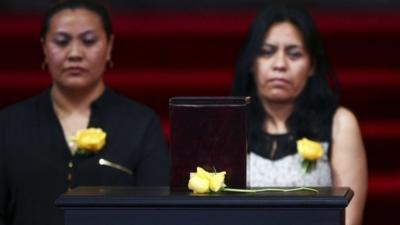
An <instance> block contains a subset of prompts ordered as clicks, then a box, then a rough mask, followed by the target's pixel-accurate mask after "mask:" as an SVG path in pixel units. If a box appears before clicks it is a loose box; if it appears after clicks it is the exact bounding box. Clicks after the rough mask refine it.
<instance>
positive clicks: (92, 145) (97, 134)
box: [72, 128, 107, 153]
mask: <svg viewBox="0 0 400 225" xmlns="http://www.w3.org/2000/svg"><path fill="white" fill-rule="evenodd" d="M106 136H107V135H106V133H105V132H104V131H103V130H102V129H101V128H88V129H85V130H79V131H77V132H76V135H75V136H74V137H73V138H72V140H73V142H74V143H75V145H76V147H77V148H78V151H81V152H83V153H96V152H98V151H100V150H101V149H102V148H103V146H104V145H105V144H106Z"/></svg>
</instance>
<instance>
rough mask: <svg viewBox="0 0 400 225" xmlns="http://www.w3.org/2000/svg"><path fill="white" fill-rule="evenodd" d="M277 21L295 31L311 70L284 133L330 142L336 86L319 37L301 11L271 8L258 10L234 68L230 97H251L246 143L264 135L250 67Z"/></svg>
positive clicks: (312, 24)
mask: <svg viewBox="0 0 400 225" xmlns="http://www.w3.org/2000/svg"><path fill="white" fill-rule="evenodd" d="M280 22H289V23H291V24H293V25H294V26H295V27H297V28H298V29H299V31H300V32H301V35H302V37H303V40H304V45H305V48H306V49H307V51H308V53H309V55H310V58H311V63H312V65H313V68H314V69H313V74H312V76H310V77H309V78H308V80H307V83H306V85H305V87H304V89H303V90H302V92H301V93H300V95H299V96H298V97H297V99H296V102H295V106H294V110H293V112H292V114H291V115H290V117H289V118H288V120H287V121H286V126H287V128H288V131H289V132H290V133H291V134H292V135H294V137H295V138H301V137H308V138H312V139H315V140H327V139H328V140H327V141H330V133H331V125H332V117H333V114H334V113H335V111H336V109H337V107H338V84H337V80H336V77H335V76H334V73H333V72H332V71H331V68H330V67H329V65H328V63H327V61H326V58H325V54H324V51H323V47H322V42H321V39H320V37H319V34H318V32H317V30H316V28H315V25H314V23H313V20H312V18H311V16H310V15H309V14H308V13H307V12H306V11H305V10H304V9H302V8H299V7H290V6H274V7H270V8H267V9H265V10H264V11H262V13H261V14H260V15H259V16H257V17H256V18H255V20H254V21H253V23H252V25H251V27H250V30H249V32H248V36H247V39H246V42H245V45H244V47H243V49H242V52H241V54H240V55H239V58H238V61H237V64H236V68H235V74H234V76H235V77H234V82H233V88H232V94H233V95H235V96H251V99H252V102H251V104H250V116H249V118H250V120H249V123H250V143H251V142H252V141H254V139H257V137H259V135H261V134H262V133H264V131H263V124H264V121H265V120H266V119H268V115H267V114H266V112H265V110H264V108H263V107H262V104H261V101H260V99H259V97H258V95H257V91H256V83H255V80H254V74H253V72H252V69H251V68H252V67H253V64H254V61H255V59H256V58H257V56H258V54H259V53H260V51H261V47H262V43H263V41H264V39H265V36H266V33H267V31H268V30H269V29H270V28H271V26H272V25H274V24H276V23H280Z"/></svg>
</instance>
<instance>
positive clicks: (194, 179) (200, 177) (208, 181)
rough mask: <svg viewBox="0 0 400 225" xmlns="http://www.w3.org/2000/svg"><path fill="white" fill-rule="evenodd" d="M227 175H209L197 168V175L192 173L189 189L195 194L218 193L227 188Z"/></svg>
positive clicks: (221, 173) (222, 173)
mask: <svg viewBox="0 0 400 225" xmlns="http://www.w3.org/2000/svg"><path fill="white" fill-rule="evenodd" d="M225 174H226V172H219V173H209V172H207V171H206V170H204V169H203V168H201V167H197V170H196V173H190V179H189V183H188V188H189V190H192V191H193V193H195V194H204V193H209V192H210V191H212V192H218V191H219V190H221V188H223V187H225Z"/></svg>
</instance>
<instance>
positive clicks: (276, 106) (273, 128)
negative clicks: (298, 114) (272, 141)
mask: <svg viewBox="0 0 400 225" xmlns="http://www.w3.org/2000/svg"><path fill="white" fill-rule="evenodd" d="M262 105H263V108H264V110H265V111H266V113H267V115H268V119H267V120H266V121H265V122H264V127H263V128H264V130H265V131H266V132H268V133H271V134H283V133H287V132H288V129H287V126H286V122H287V120H288V118H289V116H290V115H291V114H292V112H293V107H294V104H293V103H288V102H285V103H275V102H268V101H263V102H262Z"/></svg>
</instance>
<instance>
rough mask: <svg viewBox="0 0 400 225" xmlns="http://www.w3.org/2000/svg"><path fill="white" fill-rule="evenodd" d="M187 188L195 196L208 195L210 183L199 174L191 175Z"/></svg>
mask: <svg viewBox="0 0 400 225" xmlns="http://www.w3.org/2000/svg"><path fill="white" fill-rule="evenodd" d="M188 188H189V190H192V191H193V193H195V194H204V193H208V192H210V182H209V181H208V179H206V178H204V177H202V176H200V175H199V174H197V173H192V174H191V176H190V179H189V184H188Z"/></svg>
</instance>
